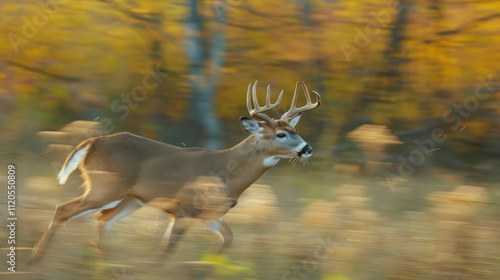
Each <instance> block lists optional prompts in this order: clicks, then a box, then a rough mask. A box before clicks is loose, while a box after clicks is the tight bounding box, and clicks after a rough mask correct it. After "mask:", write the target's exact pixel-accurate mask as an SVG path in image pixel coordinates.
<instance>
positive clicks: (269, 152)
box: [28, 81, 321, 264]
mask: <svg viewBox="0 0 500 280" xmlns="http://www.w3.org/2000/svg"><path fill="white" fill-rule="evenodd" d="M301 84H302V88H303V91H304V95H305V98H306V101H307V104H306V105H304V106H302V107H300V108H297V106H296V103H297V99H298V91H299V83H298V82H297V83H296V85H295V93H294V95H293V99H292V103H291V107H290V109H289V110H288V111H286V112H285V113H284V114H283V115H282V116H281V117H280V118H279V119H273V118H271V117H269V116H268V115H266V114H265V113H264V112H267V111H269V110H272V109H274V108H276V107H277V106H278V105H279V104H280V102H281V99H282V97H283V90H282V91H281V93H280V94H279V97H278V100H277V101H276V102H275V103H274V104H273V103H271V101H270V98H271V90H270V85H268V86H267V96H266V105H264V106H259V103H258V101H257V93H256V91H257V90H256V89H257V81H255V82H254V83H253V84H252V83H250V84H249V85H248V90H247V100H246V102H247V109H248V112H249V114H250V116H251V118H247V117H240V125H241V128H242V129H243V131H244V132H246V133H247V134H249V136H248V137H247V138H246V139H244V140H243V141H242V142H240V143H239V144H237V145H235V146H233V147H231V148H229V149H225V150H207V149H203V148H187V147H177V146H173V145H169V144H166V143H162V142H158V141H155V140H152V139H148V138H144V137H141V136H138V135H135V134H132V133H129V132H120V133H116V134H111V135H106V136H99V137H94V138H90V139H87V140H85V141H83V142H82V143H81V144H79V145H78V146H77V147H76V148H75V149H74V150H73V151H72V152H71V153H70V154H69V156H68V157H67V158H66V161H65V163H64V165H63V167H62V168H61V171H60V172H59V174H58V176H57V179H58V181H59V184H61V185H63V184H64V183H65V182H66V181H67V179H68V177H69V175H70V174H71V173H72V172H73V171H75V170H76V169H77V168H79V169H80V171H81V176H82V178H83V179H84V187H85V192H84V194H83V195H81V196H80V197H77V198H74V199H71V200H69V201H67V202H64V203H61V204H58V205H57V206H56V208H55V212H54V216H53V218H52V221H51V222H50V225H49V226H48V229H47V230H46V231H45V232H44V233H43V235H42V237H41V239H40V240H39V241H38V243H37V244H36V245H35V246H34V248H33V251H32V253H31V255H30V257H29V259H28V264H33V263H36V262H38V261H39V260H40V259H41V258H42V256H43V254H44V252H45V251H46V249H47V247H48V244H49V242H50V240H51V239H52V237H53V235H54V233H55V232H56V230H57V229H58V228H59V227H60V226H61V225H62V224H63V223H65V222H66V221H69V220H72V219H75V218H78V217H81V216H83V215H87V214H91V213H96V218H97V227H98V233H97V246H99V242H100V240H101V237H103V236H105V235H106V234H107V233H108V232H109V230H110V228H111V226H112V225H113V224H114V223H115V222H117V221H118V220H119V219H121V218H123V217H125V216H127V215H129V214H131V213H132V212H134V211H135V210H137V209H139V208H141V207H143V206H150V207H154V208H157V209H159V210H161V211H163V212H165V213H167V214H169V215H170V220H169V223H168V226H167V229H166V231H165V234H164V235H163V237H162V238H161V241H160V243H161V244H160V248H161V249H160V253H158V254H159V255H160V256H164V255H165V254H170V253H172V252H173V251H174V249H175V247H176V245H177V244H178V242H179V240H180V239H181V238H182V236H183V234H184V233H185V231H186V230H187V229H188V228H189V227H190V225H191V224H192V223H193V221H201V222H204V223H205V225H206V226H207V228H208V229H210V230H212V231H213V232H214V233H216V234H217V235H218V236H219V238H220V240H221V245H220V249H219V251H218V253H223V252H224V251H225V250H226V249H227V248H228V247H229V246H230V245H231V244H232V241H233V233H232V231H231V229H230V227H229V226H228V225H227V224H226V223H225V222H224V220H223V219H222V216H224V215H225V214H226V213H227V212H228V211H229V210H230V209H231V208H233V207H234V206H236V204H237V200H238V198H239V196H240V195H241V194H242V193H243V192H244V191H245V190H246V189H247V188H248V187H249V186H250V185H251V184H253V183H254V182H255V181H256V180H257V179H259V178H260V177H261V176H262V175H263V174H264V173H265V172H266V171H268V170H269V169H270V168H271V167H273V166H274V165H276V164H277V163H278V162H279V161H280V159H283V158H288V159H293V158H295V159H298V160H307V159H308V158H309V157H311V156H312V153H313V149H312V147H311V146H310V145H309V144H308V143H307V142H305V141H304V140H303V139H302V138H301V137H300V136H299V135H298V133H297V131H296V130H295V128H294V127H295V125H296V124H297V123H298V121H299V119H300V117H301V116H302V113H303V112H306V111H310V110H313V109H315V108H318V107H319V106H320V104H321V97H320V95H319V94H318V93H317V92H316V91H313V93H314V95H315V96H316V102H314V103H313V102H312V101H311V95H310V94H309V91H308V89H307V87H306V85H305V84H304V82H302V83H301ZM207 193H208V194H209V195H206V194H207ZM200 194H201V195H200ZM214 194H215V195H214Z"/></svg>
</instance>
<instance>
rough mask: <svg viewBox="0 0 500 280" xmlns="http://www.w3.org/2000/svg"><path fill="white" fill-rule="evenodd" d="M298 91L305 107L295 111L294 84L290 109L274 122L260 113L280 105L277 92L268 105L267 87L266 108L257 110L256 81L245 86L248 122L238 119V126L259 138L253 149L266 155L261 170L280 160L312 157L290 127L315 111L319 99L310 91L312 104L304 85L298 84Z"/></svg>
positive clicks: (304, 142)
mask: <svg viewBox="0 0 500 280" xmlns="http://www.w3.org/2000/svg"><path fill="white" fill-rule="evenodd" d="M302 87H303V88H304V94H305V97H306V100H307V104H306V105H304V106H302V107H300V108H297V107H296V104H297V93H298V89H299V83H298V82H297V84H296V86H295V93H294V95H293V100H292V106H291V107H290V109H289V110H288V111H287V112H286V113H284V114H283V115H282V116H281V118H280V119H278V120H275V119H273V118H271V117H269V116H267V115H266V114H264V112H266V111H269V110H272V109H274V108H276V107H277V106H278V105H279V104H280V102H281V98H282V97H283V91H281V93H280V96H279V98H278V101H276V103H274V104H272V103H271V100H270V98H271V91H270V86H267V98H266V105H265V106H263V107H261V106H259V103H258V102H257V93H256V88H257V81H256V82H255V83H254V84H253V86H252V84H251V83H250V84H249V85H248V92H247V107H248V112H249V113H250V116H252V119H250V118H245V117H241V118H240V123H241V127H242V128H243V130H244V131H245V132H246V133H248V134H250V135H255V136H257V137H259V140H258V142H257V145H259V146H260V147H261V149H263V150H265V152H266V153H267V155H268V157H267V158H266V160H264V165H265V166H273V165H274V164H276V163H277V162H278V161H279V159H281V158H294V157H297V159H307V158H309V157H310V156H311V155H312V152H313V149H312V147H311V146H310V145H309V144H307V143H306V141H304V140H303V139H302V138H301V137H300V136H299V134H298V133H297V131H296V130H295V128H294V127H295V125H296V124H297V123H298V122H299V119H300V117H301V115H302V113H303V112H306V111H309V110H312V109H315V108H317V107H318V106H319V105H320V104H321V98H320V96H319V94H318V93H317V92H315V91H313V93H314V95H315V96H316V99H317V101H316V102H315V103H312V102H311V96H310V94H309V91H308V90H307V87H306V85H305V84H304V82H302Z"/></svg>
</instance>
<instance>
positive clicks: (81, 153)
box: [57, 145, 89, 185]
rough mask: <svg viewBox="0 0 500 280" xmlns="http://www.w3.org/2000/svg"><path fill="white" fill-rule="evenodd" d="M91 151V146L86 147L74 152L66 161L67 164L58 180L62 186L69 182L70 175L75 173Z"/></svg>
mask: <svg viewBox="0 0 500 280" xmlns="http://www.w3.org/2000/svg"><path fill="white" fill-rule="evenodd" d="M88 149H89V146H88V145H87V146H85V147H83V148H81V149H79V150H76V149H75V150H74V151H73V152H72V153H71V154H70V155H69V156H68V158H67V159H66V162H65V163H64V165H63V167H62V168H61V171H60V172H59V174H58V175H57V180H59V184H60V185H62V184H64V183H66V180H68V176H69V174H71V172H73V171H75V169H76V168H77V167H78V166H79V165H80V164H81V163H82V162H83V160H84V159H85V156H86V155H87V151H88Z"/></svg>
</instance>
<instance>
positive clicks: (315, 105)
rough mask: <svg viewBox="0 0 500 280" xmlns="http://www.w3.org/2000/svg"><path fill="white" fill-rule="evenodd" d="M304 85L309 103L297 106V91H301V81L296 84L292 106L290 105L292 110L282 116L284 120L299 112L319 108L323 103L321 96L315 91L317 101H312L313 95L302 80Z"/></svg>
mask: <svg viewBox="0 0 500 280" xmlns="http://www.w3.org/2000/svg"><path fill="white" fill-rule="evenodd" d="M302 87H303V88H304V95H305V96H306V101H307V104H306V105H304V106H302V107H300V108H297V107H296V105H297V92H298V91H299V82H297V83H296V84H295V93H294V94H293V99H292V106H291V107H290V110H288V111H287V112H286V113H284V114H283V115H282V116H281V119H282V120H287V119H289V118H293V117H295V116H296V115H297V114H300V113H303V112H306V111H309V110H312V109H315V108H318V107H319V105H321V97H320V96H319V93H317V92H315V91H313V93H314V95H316V99H317V101H316V102H315V103H312V102H311V95H310V94H309V91H308V90H307V87H306V84H304V82H302Z"/></svg>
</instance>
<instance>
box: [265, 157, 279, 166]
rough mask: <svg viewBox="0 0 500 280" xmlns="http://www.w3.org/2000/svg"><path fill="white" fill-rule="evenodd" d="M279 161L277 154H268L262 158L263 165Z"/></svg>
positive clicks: (273, 164)
mask: <svg viewBox="0 0 500 280" xmlns="http://www.w3.org/2000/svg"><path fill="white" fill-rule="evenodd" d="M278 161H280V158H279V157H278V156H270V157H267V158H265V159H264V162H263V163H262V164H263V165H264V166H265V167H272V166H275V165H276V163H278Z"/></svg>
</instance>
